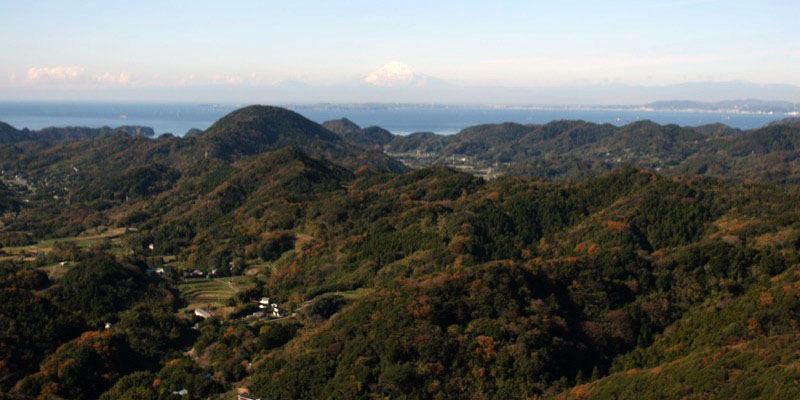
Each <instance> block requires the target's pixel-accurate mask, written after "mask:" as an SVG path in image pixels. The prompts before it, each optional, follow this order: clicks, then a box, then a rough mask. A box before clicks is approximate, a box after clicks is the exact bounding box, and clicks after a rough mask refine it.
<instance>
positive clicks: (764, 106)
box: [644, 99, 800, 115]
mask: <svg viewBox="0 0 800 400" xmlns="http://www.w3.org/2000/svg"><path fill="white" fill-rule="evenodd" d="M644 107H646V108H648V109H653V110H657V111H702V112H734V113H764V114H795V115H800V104H797V103H790V102H788V101H768V100H755V99H749V100H726V101H717V102H712V103H704V102H699V101H688V100H670V101H656V102H653V103H649V104H646V105H645V106H644Z"/></svg>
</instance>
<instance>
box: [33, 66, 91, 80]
mask: <svg viewBox="0 0 800 400" xmlns="http://www.w3.org/2000/svg"><path fill="white" fill-rule="evenodd" d="M83 72H84V69H83V68H81V67H70V66H61V65H59V66H55V67H31V68H28V72H27V78H28V82H39V81H45V80H47V81H74V80H76V79H78V78H80V77H81V75H83Z"/></svg>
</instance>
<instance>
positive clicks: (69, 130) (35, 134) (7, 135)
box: [0, 122, 155, 144]
mask: <svg viewBox="0 0 800 400" xmlns="http://www.w3.org/2000/svg"><path fill="white" fill-rule="evenodd" d="M112 133H125V134H128V135H133V136H145V137H153V136H155V132H153V129H152V128H148V127H145V126H128V125H123V126H119V127H116V128H109V127H107V126H106V127H102V128H84V127H63V128H56V127H49V128H44V129H40V130H35V131H31V130H28V129H22V130H19V129H16V128H14V127H13V126H11V125H9V124H6V123H5V122H0V144H13V143H19V142H58V141H65V140H82V139H92V138H96V137H98V136H102V135H108V134H112Z"/></svg>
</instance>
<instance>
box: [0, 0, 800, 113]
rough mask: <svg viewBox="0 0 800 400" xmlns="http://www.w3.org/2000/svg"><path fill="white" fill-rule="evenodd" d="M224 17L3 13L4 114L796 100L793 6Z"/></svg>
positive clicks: (33, 9) (13, 7)
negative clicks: (534, 91)
mask: <svg viewBox="0 0 800 400" xmlns="http://www.w3.org/2000/svg"><path fill="white" fill-rule="evenodd" d="M227 3H231V4H225V3H223V2H220V1H197V0H195V1H128V2H123V1H115V2H109V1H81V2H74V1H35V0H27V1H3V2H1V3H0V54H3V62H2V63H0V91H2V92H3V93H0V98H4V99H13V98H15V97H25V98H30V97H31V96H41V97H53V96H56V95H57V94H59V93H64V92H65V91H71V92H81V93H83V94H81V95H80V96H84V97H86V98H87V99H90V98H91V97H92V95H93V93H95V94H97V93H99V92H101V91H103V90H115V91H116V92H123V89H129V92H131V93H133V92H136V91H137V90H138V92H137V93H142V95H146V93H148V92H146V91H142V88H191V87H195V86H198V87H199V86H208V85H215V86H218V87H241V86H246V87H268V86H270V85H275V84H279V83H280V82H285V81H297V82H302V83H304V84H308V85H310V86H314V87H318V86H327V87H331V86H336V85H354V84H357V83H358V84H360V83H365V82H364V80H365V79H366V78H367V77H368V76H370V74H372V76H373V78H374V79H372V80H371V81H370V82H369V83H370V84H376V85H378V86H383V87H393V86H402V85H425V84H429V83H430V82H438V81H444V82H447V83H449V84H454V85H462V86H470V87H567V86H568V87H575V86H592V85H609V84H624V85H644V86H648V85H650V86H652V85H655V86H658V85H671V84H679V83H685V82H700V81H733V80H743V81H749V82H755V83H781V84H790V85H800V72H797V71H800V24H798V23H797V16H798V15H800V2H799V1H797V0H785V1H770V0H761V1H739V0H729V1H716V0H663V1H646V0H639V1H628V0H618V1H610V0H606V1H570V0H562V1H552V0H551V1H464V0H461V1H436V2H431V1H424V2H423V1H404V2H391V3H389V2H376V1H346V0H341V1H335V2H334V1H325V2H323V1H302V0H284V1H280V2H276V1H236V2H233V1H232V2H227ZM391 61H394V62H395V63H394V64H390V66H389V67H388V68H384V69H382V70H381V67H382V66H384V65H386V64H387V63H389V62H391ZM152 93H155V92H152ZM318 100H320V101H325V100H327V99H325V98H320V99H318Z"/></svg>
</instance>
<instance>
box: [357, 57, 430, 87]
mask: <svg viewBox="0 0 800 400" xmlns="http://www.w3.org/2000/svg"><path fill="white" fill-rule="evenodd" d="M364 82H366V83H368V84H370V85H375V86H383V87H392V86H402V85H410V84H417V85H422V84H424V80H423V79H421V78H420V77H419V76H417V75H416V74H415V73H414V71H413V70H412V69H411V67H410V66H408V65H406V64H403V63H401V62H400V61H390V62H388V63H386V64H384V65H383V66H382V67H380V68H378V69H377V70H375V71H372V72H371V73H370V74H369V75H367V77H366V78H364Z"/></svg>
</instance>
